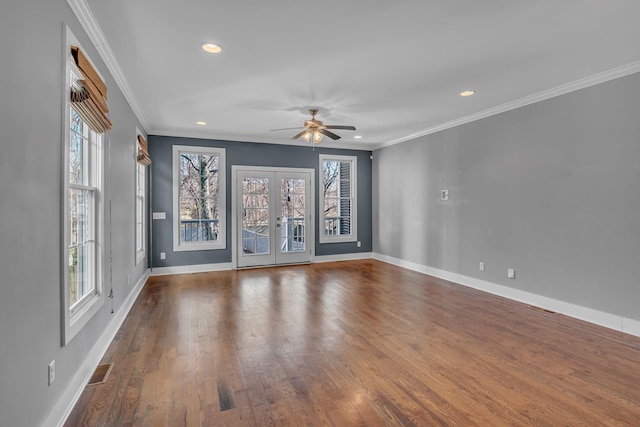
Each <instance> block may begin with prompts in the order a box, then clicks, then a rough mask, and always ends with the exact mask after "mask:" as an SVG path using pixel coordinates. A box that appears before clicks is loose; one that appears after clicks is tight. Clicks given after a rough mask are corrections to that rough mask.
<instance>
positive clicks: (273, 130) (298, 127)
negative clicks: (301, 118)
mask: <svg viewBox="0 0 640 427" xmlns="http://www.w3.org/2000/svg"><path fill="white" fill-rule="evenodd" d="M291 129H302V126H297V127H294V128H282V129H271V132H275V131H277V130H291Z"/></svg>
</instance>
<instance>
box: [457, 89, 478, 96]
mask: <svg viewBox="0 0 640 427" xmlns="http://www.w3.org/2000/svg"><path fill="white" fill-rule="evenodd" d="M475 93H476V91H475V90H465V91H463V92H460V96H471V95H474V94H475Z"/></svg>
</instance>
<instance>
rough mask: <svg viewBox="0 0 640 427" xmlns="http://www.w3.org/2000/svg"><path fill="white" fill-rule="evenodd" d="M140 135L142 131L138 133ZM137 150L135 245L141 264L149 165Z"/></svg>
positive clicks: (137, 261) (143, 249)
mask: <svg viewBox="0 0 640 427" xmlns="http://www.w3.org/2000/svg"><path fill="white" fill-rule="evenodd" d="M137 134H138V135H140V132H138V133H137ZM139 144H140V141H139V137H138V138H137V139H136V148H138V146H139ZM134 151H135V159H134V161H135V165H136V200H135V206H136V216H135V221H136V225H135V227H136V231H135V235H136V237H135V246H136V264H139V263H140V261H142V260H143V259H144V257H145V252H146V245H145V226H146V221H145V217H146V186H147V166H146V165H145V164H143V163H141V162H140V161H139V160H138V158H139V155H138V149H136V150H134Z"/></svg>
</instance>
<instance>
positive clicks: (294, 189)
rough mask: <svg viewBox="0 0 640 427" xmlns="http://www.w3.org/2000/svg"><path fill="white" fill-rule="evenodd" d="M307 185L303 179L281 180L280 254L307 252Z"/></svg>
mask: <svg viewBox="0 0 640 427" xmlns="http://www.w3.org/2000/svg"><path fill="white" fill-rule="evenodd" d="M305 198H306V185H305V180H304V179H301V178H283V179H281V180H280V203H281V206H280V207H281V213H282V216H281V229H280V252H282V253H288V252H304V251H306V241H305V240H306V239H305V231H306V230H305V227H306V221H305V218H306V216H307V214H306V211H305V206H306V203H305Z"/></svg>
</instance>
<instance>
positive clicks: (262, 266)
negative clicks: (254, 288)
mask: <svg viewBox="0 0 640 427" xmlns="http://www.w3.org/2000/svg"><path fill="white" fill-rule="evenodd" d="M311 264H312V262H311V261H303V262H288V263H286V264H265V265H249V266H246V267H236V270H255V269H256V268H270V267H289V266H293V265H311Z"/></svg>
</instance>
